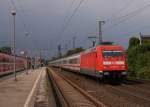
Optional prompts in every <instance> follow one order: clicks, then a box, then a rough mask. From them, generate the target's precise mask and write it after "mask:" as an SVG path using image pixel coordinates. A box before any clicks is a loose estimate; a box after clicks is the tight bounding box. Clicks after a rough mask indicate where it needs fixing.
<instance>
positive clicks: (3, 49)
mask: <svg viewBox="0 0 150 107" xmlns="http://www.w3.org/2000/svg"><path fill="white" fill-rule="evenodd" d="M0 52H2V53H6V54H11V47H8V46H4V47H1V48H0Z"/></svg>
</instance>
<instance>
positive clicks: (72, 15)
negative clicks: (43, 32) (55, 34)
mask: <svg viewBox="0 0 150 107" xmlns="http://www.w3.org/2000/svg"><path fill="white" fill-rule="evenodd" d="M83 2H84V0H80V2H79V4H78V5H77V7H76V8H75V9H74V11H73V13H72V14H71V16H70V17H69V18H68V20H67V22H66V23H65V26H63V28H62V29H61V30H60V32H59V35H63V34H64V32H65V30H66V29H67V28H68V26H69V24H70V22H71V20H72V18H73V17H74V16H75V14H76V12H77V11H78V9H79V8H80V6H81V5H82V3H83Z"/></svg>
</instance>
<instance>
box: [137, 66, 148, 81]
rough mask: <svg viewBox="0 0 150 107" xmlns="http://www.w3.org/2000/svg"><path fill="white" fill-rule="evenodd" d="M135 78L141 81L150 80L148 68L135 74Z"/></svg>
mask: <svg viewBox="0 0 150 107" xmlns="http://www.w3.org/2000/svg"><path fill="white" fill-rule="evenodd" d="M137 77H139V78H142V79H150V67H148V66H147V67H143V68H141V69H140V70H139V71H138V72H137Z"/></svg>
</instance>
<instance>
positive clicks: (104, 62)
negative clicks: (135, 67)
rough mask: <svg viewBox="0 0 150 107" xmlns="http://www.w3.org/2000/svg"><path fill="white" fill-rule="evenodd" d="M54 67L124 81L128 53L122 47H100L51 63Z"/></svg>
mask: <svg viewBox="0 0 150 107" xmlns="http://www.w3.org/2000/svg"><path fill="white" fill-rule="evenodd" d="M49 64H50V65H51V66H53V67H59V68H62V69H67V70H70V71H74V72H77V73H81V74H84V75H89V76H93V77H97V78H100V79H102V80H104V79H107V80H120V81H121V80H123V79H126V77H127V70H128V65H127V61H126V52H125V49H124V47H123V46H121V45H98V46H96V47H94V48H90V49H87V50H85V51H83V52H80V53H78V54H74V55H71V56H68V57H65V58H61V59H57V60H54V61H50V62H49Z"/></svg>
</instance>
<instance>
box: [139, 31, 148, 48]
mask: <svg viewBox="0 0 150 107" xmlns="http://www.w3.org/2000/svg"><path fill="white" fill-rule="evenodd" d="M139 40H140V45H142V43H143V42H144V41H149V42H150V35H143V34H142V33H140V36H139Z"/></svg>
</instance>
